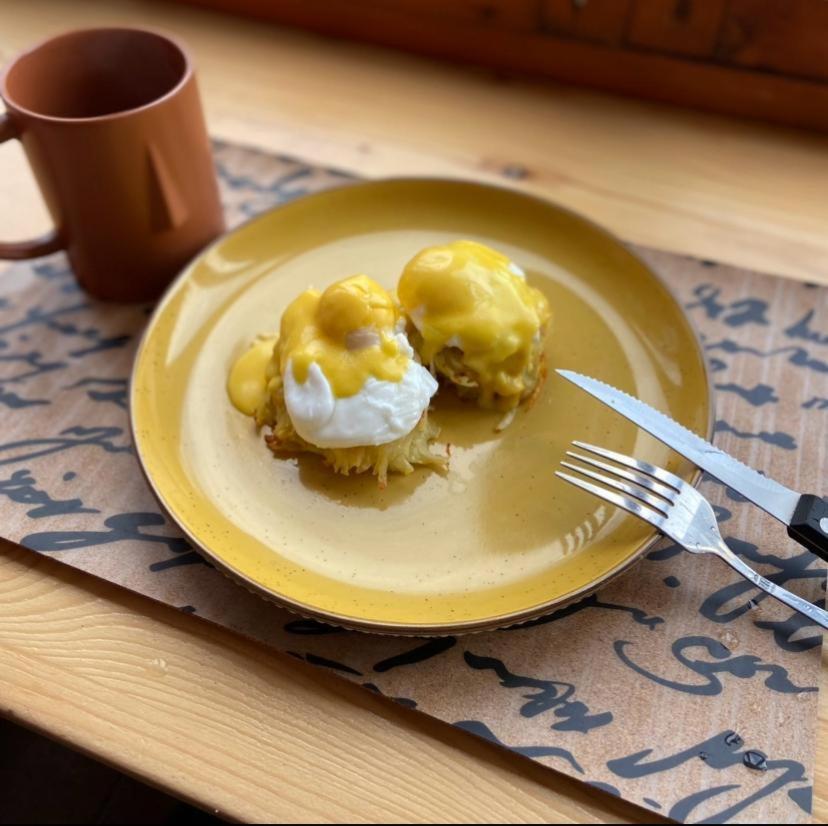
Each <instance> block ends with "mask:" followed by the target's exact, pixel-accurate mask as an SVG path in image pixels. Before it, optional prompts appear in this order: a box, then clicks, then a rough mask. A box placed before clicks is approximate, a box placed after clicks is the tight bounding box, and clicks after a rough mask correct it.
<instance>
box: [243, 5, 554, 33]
mask: <svg viewBox="0 0 828 826" xmlns="http://www.w3.org/2000/svg"><path fill="white" fill-rule="evenodd" d="M232 5H233V4H232V3H231V4H230V6H232ZM258 5H259V6H260V7H261V11H260V12H259V13H266V12H267V11H268V9H269V8H270V6H271V3H270V0H258ZM359 6H378V7H380V8H383V7H384V8H387V9H389V10H391V9H393V10H394V11H396V12H401V13H402V14H404V15H405V14H411V15H416V16H420V17H428V18H432V19H433V20H434V21H435V24H436V25H439V24H440V22H441V21H450V22H463V23H469V24H472V25H477V26H490V27H492V28H506V29H517V30H529V29H534V28H537V26H538V20H539V9H538V0H360V2H359V3H358V4H357V3H354V4H353V7H354V8H353V11H354V14H360V11H361V10H360V8H359ZM228 8H229V6H228Z"/></svg>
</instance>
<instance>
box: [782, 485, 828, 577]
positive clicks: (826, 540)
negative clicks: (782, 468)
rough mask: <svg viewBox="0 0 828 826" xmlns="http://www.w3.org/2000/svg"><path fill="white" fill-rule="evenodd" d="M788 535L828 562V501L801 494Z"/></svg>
mask: <svg viewBox="0 0 828 826" xmlns="http://www.w3.org/2000/svg"><path fill="white" fill-rule="evenodd" d="M788 536H790V537H791V539H795V540H796V541H797V542H799V544H800V545H804V546H805V547H806V548H807V549H808V550H809V551H811V553H814V554H816V555H817V556H818V557H819V558H820V559H824V560H825V561H826V562H828V501H826V500H825V499H821V498H820V497H819V496H812V495H811V494H808V493H806V494H804V495H803V496H800V497H799V502H798V503H797V506H796V510H795V511H794V514H793V518H792V519H791V524H790V527H789V528H788Z"/></svg>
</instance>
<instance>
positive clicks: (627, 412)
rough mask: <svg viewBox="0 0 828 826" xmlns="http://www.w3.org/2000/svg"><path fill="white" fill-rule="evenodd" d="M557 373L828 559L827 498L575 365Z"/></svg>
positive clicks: (812, 550) (792, 536) (811, 549)
mask: <svg viewBox="0 0 828 826" xmlns="http://www.w3.org/2000/svg"><path fill="white" fill-rule="evenodd" d="M557 372H558V373H559V374H560V375H561V376H563V377H564V378H565V379H567V380H568V381H571V382H572V383H573V384H575V385H577V386H578V387H580V388H581V389H582V390H586V392H587V393H589V394H590V395H592V396H594V397H595V398H596V399H598V400H599V401H601V402H603V403H604V404H605V405H607V406H608V407H611V408H612V409H613V410H615V411H616V413H620V414H621V415H622V416H624V417H625V418H627V419H629V420H630V421H631V422H634V423H635V424H637V425H638V426H639V427H640V428H642V429H643V430H646V431H647V432H648V433H650V434H652V435H653V436H655V437H656V439H659V440H660V441H662V442H664V444H666V445H667V446H668V447H671V448H672V449H673V450H675V451H676V453H680V454H681V455H682V456H684V457H685V458H686V459H689V460H690V461H691V462H693V464H694V465H698V466H699V467H700V468H701V469H702V470H706V471H707V472H708V473H709V474H710V475H711V476H715V477H716V478H717V479H718V480H719V481H720V482H723V483H724V484H725V485H727V486H728V487H729V488H732V489H733V490H735V491H738V492H739V493H741V494H742V496H744V497H745V498H746V499H749V500H750V501H751V502H753V503H754V504H756V505H758V506H759V507H760V508H762V510H764V511H766V512H767V513H769V514H770V515H771V516H774V517H776V519H778V520H779V521H780V522H782V523H783V524H785V525H787V526H788V536H790V537H791V539H795V540H796V541H797V542H799V544H800V545H804V546H805V547H806V548H807V549H808V550H809V551H811V552H812V553H815V554H816V555H817V556H819V557H820V558H821V559H824V560H826V561H828V500H826V499H823V498H822V497H820V496H816V495H814V494H800V493H797V492H796V491H793V490H791V489H790V488H786V487H785V486H784V485H780V484H779V482H775V481H774V480H773V479H769V478H768V477H767V476H763V475H762V474H761V473H758V472H757V471H755V470H753V469H752V468H749V467H748V466H747V465H743V464H742V463H741V462H740V461H738V460H737V459H734V458H733V457H732V456H729V455H728V454H727V453H725V452H724V451H723V450H719V448H717V447H714V446H713V445H712V444H710V442H706V441H705V440H704V439H702V438H701V437H700V436H697V435H696V434H695V433H692V432H691V431H689V430H688V429H687V428H686V427H683V426H682V425H680V424H679V423H678V422H674V421H673V420H672V419H671V418H670V417H669V416H665V415H664V413H660V412H659V411H658V410H655V409H654V408H652V407H650V405H648V404H645V403H644V402H642V401H639V399H636V398H633V397H632V396H630V395H628V394H627V393H624V392H623V391H622V390H617V389H616V388H614V387H611V386H610V385H608V384H604V382H602V381H598V379H591V378H589V377H588V376H582V375H581V374H580V373H575V372H573V371H572V370H558V371H557Z"/></svg>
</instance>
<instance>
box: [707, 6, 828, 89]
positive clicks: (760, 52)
mask: <svg viewBox="0 0 828 826" xmlns="http://www.w3.org/2000/svg"><path fill="white" fill-rule="evenodd" d="M717 56H718V57H719V58H720V59H721V60H725V61H728V62H730V63H735V64H737V65H739V66H744V67H747V68H751V69H766V70H767V69H770V70H772V71H777V72H785V73H787V74H793V75H801V76H802V77H811V78H817V79H821V80H828V3H826V2H825V0H786V2H784V3H780V2H779V0H730V4H729V7H728V13H727V16H726V19H725V23H724V28H723V30H722V37H721V41H720V43H719V47H718V50H717Z"/></svg>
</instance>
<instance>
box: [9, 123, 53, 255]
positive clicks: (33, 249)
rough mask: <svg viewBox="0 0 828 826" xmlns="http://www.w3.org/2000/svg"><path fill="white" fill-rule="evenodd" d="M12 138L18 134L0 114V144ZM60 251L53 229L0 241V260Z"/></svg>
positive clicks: (11, 124) (17, 136)
mask: <svg viewBox="0 0 828 826" xmlns="http://www.w3.org/2000/svg"><path fill="white" fill-rule="evenodd" d="M12 138H18V139H19V138H20V133H19V132H18V131H17V128H16V127H15V125H14V124H13V123H12V120H11V118H10V117H9V116H8V115H6V114H3V113H0V143H5V142H6V141H8V140H11V139H12ZM61 249H63V242H62V241H61V239H60V235H58V231H57V230H56V229H53V230H50V231H49V232H47V233H46V234H45V235H41V236H40V238H33V239H32V240H31V241H10V242H9V241H0V259H7V260H9V261H20V260H23V259H24V258H39V257H40V256H41V255H49V253H52V252H57V251H58V250H61Z"/></svg>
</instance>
